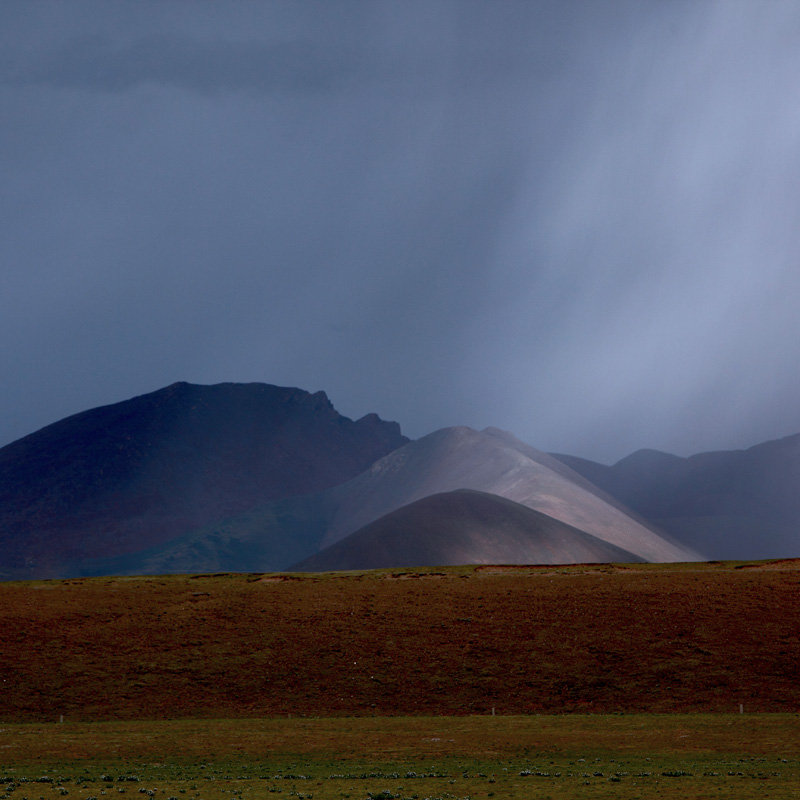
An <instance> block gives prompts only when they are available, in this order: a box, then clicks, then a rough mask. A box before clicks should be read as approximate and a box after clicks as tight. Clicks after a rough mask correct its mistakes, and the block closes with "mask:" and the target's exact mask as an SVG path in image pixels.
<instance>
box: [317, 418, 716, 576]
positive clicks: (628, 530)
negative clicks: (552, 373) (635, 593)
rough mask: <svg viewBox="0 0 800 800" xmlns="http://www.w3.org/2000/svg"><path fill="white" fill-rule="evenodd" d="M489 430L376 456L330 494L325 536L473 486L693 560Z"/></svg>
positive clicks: (613, 538) (561, 469)
mask: <svg viewBox="0 0 800 800" xmlns="http://www.w3.org/2000/svg"><path fill="white" fill-rule="evenodd" d="M499 433H501V432H497V431H496V430H495V429H488V430H487V431H484V432H481V433H479V432H478V431H474V430H472V429H471V428H464V427H460V428H443V429H441V430H438V431H435V432H434V433H432V434H429V435H428V436H425V437H423V438H421V439H417V440H416V441H414V442H411V443H409V444H407V445H405V446H403V447H401V448H399V449H398V450H396V451H394V452H393V453H390V454H389V455H388V456H385V457H383V458H381V459H379V460H378V461H376V462H375V463H374V464H373V465H372V466H371V467H370V468H369V470H367V471H366V472H364V473H363V474H361V475H359V476H358V477H356V478H354V479H353V480H351V481H348V482H347V483H345V484H342V485H341V486H338V487H336V488H335V489H333V490H331V491H330V492H328V495H329V497H330V499H331V502H332V504H333V506H334V507H335V512H334V514H333V517H332V519H331V523H330V525H329V527H328V532H327V534H326V536H325V538H324V540H323V545H325V546H327V545H329V544H333V543H334V542H336V541H338V540H339V539H342V538H344V537H345V536H347V535H349V534H350V533H353V532H355V531H356V530H358V529H359V528H361V527H363V526H364V525H366V524H368V523H370V522H372V521H374V520H376V519H378V518H379V517H382V516H384V515H385V514H388V513H389V512H391V511H394V510H395V509H398V508H400V507H401V506H404V505H407V504H408V503H412V502H414V501H415V500H421V499H422V498H423V497H427V496H429V495H432V494H439V493H442V492H450V491H454V490H456V489H474V490H477V491H481V492H488V493H490V494H496V495H499V496H501V497H505V498H508V499H509V500H513V501H515V502H517V503H521V504H522V505H525V506H528V507H529V508H532V509H535V510H537V511H540V512H542V513H543V514H546V515H547V516H549V517H552V518H554V519H557V520H560V521H561V522H564V523H566V524H567V525H570V526H572V527H574V528H577V529H578V530H581V531H584V532H586V533H589V534H591V535H592V536H596V537H597V538H598V539H602V540H603V541H605V542H608V543H610V544H613V545H615V546H616V547H619V548H622V549H623V550H626V551H628V552H630V553H633V554H635V555H637V556H639V557H641V558H643V559H645V560H647V561H692V560H698V559H699V558H700V556H698V554H697V553H695V552H694V551H693V550H691V549H689V548H688V547H684V546H680V545H677V544H675V543H673V542H671V541H669V540H667V539H666V538H664V537H663V536H661V535H660V534H659V533H657V532H656V531H655V530H654V529H652V528H650V527H648V526H647V525H646V524H645V523H643V522H642V521H640V520H638V519H635V518H634V517H633V516H631V515H629V514H626V513H625V512H624V511H623V510H622V506H621V505H620V504H619V503H618V502H616V501H613V502H609V501H607V500H606V499H604V497H603V494H602V492H601V491H600V490H599V489H596V488H594V487H590V486H588V485H587V482H586V480H585V479H584V478H582V477H581V476H579V475H577V474H576V473H573V472H572V471H571V470H569V469H568V468H566V467H565V466H564V465H563V464H561V463H557V468H554V467H553V465H552V462H553V461H554V459H552V458H551V457H550V456H548V455H547V454H546V453H539V451H537V450H535V448H532V447H530V446H529V445H524V444H523V443H522V442H518V441H517V440H516V439H514V438H513V437H512V436H511V435H510V434H502V435H498V434H499Z"/></svg>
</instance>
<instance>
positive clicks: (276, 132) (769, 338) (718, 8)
mask: <svg viewBox="0 0 800 800" xmlns="http://www.w3.org/2000/svg"><path fill="white" fill-rule="evenodd" d="M798 38H800V10H798V9H797V8H795V7H794V5H793V4H787V3H780V2H777V1H773V2H765V3H759V4H754V3H750V2H745V1H744V0H742V2H738V0H708V1H707V2H703V3H694V2H691V3H690V2H670V3H663V2H630V3H628V2H621V1H620V2H616V1H612V0H609V1H608V2H602V0H601V1H600V2H566V3H564V2H552V3H550V2H540V3H527V2H525V3H502V4H498V3H489V2H444V1H439V0H426V2H424V3H423V2H419V3H414V2H409V3H397V4H395V3H388V2H387V3H382V2H377V3H374V2H363V3H362V2H342V3H307V4H306V3H288V2H287V3H283V2H276V3H248V2H234V3H226V4H222V5H220V4H216V3H202V2H197V3H185V2H163V3H154V4H145V3H134V2H130V3H127V2H120V3H114V4H109V3H70V4H64V3H50V4H48V3H36V4H30V3H23V2H19V3H13V2H12V3H7V4H5V5H4V6H2V9H0V53H2V54H3V55H2V57H1V58H0V104H2V105H1V107H2V108H3V109H4V110H3V112H2V118H3V125H2V126H0V170H2V175H3V181H2V184H0V219H2V220H3V221H2V222H0V225H2V234H3V235H2V237H0V264H1V265H2V268H0V337H2V341H3V343H4V344H3V346H2V350H0V368H2V374H3V375H4V391H3V393H2V397H0V403H2V406H0V408H2V414H1V415H0V443H4V442H7V441H10V440H12V439H13V438H16V437H18V436H21V435H23V434H25V433H28V432H30V431H32V430H34V429H35V428H37V427H39V426H41V425H44V424H46V423H48V422H51V421H54V420H55V419H58V418H60V417H62V416H64V415H66V414H68V413H73V412H75V411H78V410H81V409H83V408H86V407H89V406H93V405H97V404H100V403H105V402H113V401H115V400H120V399H123V398H125V397H128V396H130V395H132V394H137V393H141V392H144V391H149V390H152V389H155V388H157V387H159V386H161V385H165V384H167V383H170V382H172V381H174V380H178V379H185V380H191V381H196V382H203V383H207V382H209V383H210V382H216V381H222V380H241V381H250V380H259V381H266V382H270V383H279V384H288V385H298V386H301V387H303V388H306V389H309V390H316V389H319V388H323V389H325V390H326V391H328V393H329V394H330V396H331V398H332V400H333V402H334V403H335V404H336V406H337V407H338V408H339V409H340V410H341V411H342V412H343V413H346V414H348V415H350V416H359V415H360V414H363V413H366V412H368V411H377V412H379V413H380V414H381V415H382V416H384V417H388V418H395V419H398V420H399V421H400V422H401V423H402V424H403V426H404V429H405V430H406V432H407V433H408V434H409V435H412V436H419V435H422V434H425V433H427V432H429V431H430V430H433V429H434V428H436V427H440V426H443V425H449V424H467V425H472V426H475V427H483V426H485V425H490V424H491V425H497V426H499V427H504V428H507V429H510V430H513V431H514V432H515V433H516V434H517V435H518V436H520V437H521V438H523V439H526V440H527V441H530V442H531V443H532V444H534V445H536V446H537V447H541V448H546V449H552V450H560V451H564V452H572V453H575V454H578V455H585V456H588V457H595V458H598V459H600V460H605V461H611V460H614V459H616V458H618V457H621V456H622V455H625V454H626V453H627V452H629V451H631V450H633V449H636V448H637V447H644V446H648V447H659V448H662V449H667V450H671V451H673V452H679V453H689V452H696V451H698V450H704V449H712V448H713V449H717V448H730V447H738V446H746V445H749V444H754V443H756V442H757V441H760V440H762V439H766V438H771V437H777V436H781V435H787V434H790V433H794V432H797V431H800V411H798V409H797V402H796V399H797V397H798V389H800V386H798V383H800V378H798V377H797V374H798V371H797V369H796V366H795V365H796V363H797V360H798V359H797V356H798V355H799V354H800V353H798V351H800V344H798V342H797V336H796V335H795V329H796V320H797V316H798V315H797V310H798V304H799V303H800V300H799V298H800V292H798V290H799V289H800V285H798V284H800V271H798V269H797V268H796V265H795V261H796V254H797V253H798V233H797V225H796V224H795V220H794V217H795V209H796V208H797V207H798V202H797V201H798V197H797V194H798V192H800V189H799V188H798V187H800V180H798V178H800V175H798V169H799V168H800V113H799V112H798V110H797V108H796V104H795V103H794V100H793V96H794V92H795V90H794V86H795V85H796V82H797V78H798V77H800V48H798V46H797V45H798Z"/></svg>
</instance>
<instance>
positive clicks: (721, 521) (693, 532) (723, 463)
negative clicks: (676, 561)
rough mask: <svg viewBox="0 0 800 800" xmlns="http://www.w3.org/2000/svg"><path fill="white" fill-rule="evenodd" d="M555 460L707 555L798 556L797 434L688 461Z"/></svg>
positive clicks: (660, 456)
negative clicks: (744, 448) (746, 448)
mask: <svg viewBox="0 0 800 800" xmlns="http://www.w3.org/2000/svg"><path fill="white" fill-rule="evenodd" d="M556 457H557V458H558V459H559V460H560V461H562V462H563V463H565V464H567V465H568V466H569V467H571V468H572V469H573V470H575V471H576V472H579V473H580V474H582V475H583V476H584V477H585V478H587V479H588V480H590V481H592V482H593V483H595V484H596V485H597V486H599V487H601V488H602V489H603V490H605V491H606V492H608V493H609V494H611V495H613V496H614V497H616V498H617V499H618V500H619V501H620V502H622V503H625V504H626V505H628V506H630V507H631V508H633V509H634V510H635V511H637V512H638V513H639V514H641V515H642V516H645V517H647V518H648V519H650V520H652V521H653V522H654V523H655V524H657V525H658V526H659V527H661V528H663V529H664V530H667V531H669V532H670V533H671V534H672V535H673V536H675V537H676V538H677V539H679V540H681V541H684V542H687V543H691V545H692V546H693V547H697V548H698V549H700V550H702V551H703V552H704V553H705V554H706V555H707V556H708V557H709V558H716V559H748V558H774V557H778V558H780V557H787V558H788V557H793V556H795V555H796V554H797V551H798V545H799V543H800V491H798V487H800V435H795V436H788V437H786V438H785V439H778V440H775V441H770V442H764V443H763V444H759V445H756V446H755V447H751V448H749V449H748V450H731V451H723V452H714V453H699V454H698V455H694V456H690V457H689V458H680V457H679V456H674V455H670V454H668V453H661V452H659V451H656V450H639V451H637V452H636V453H633V454H632V455H630V456H627V457H626V458H623V459H622V460H621V461H618V462H617V463H616V464H614V465H613V466H610V467H609V466H605V465H603V464H597V463H595V462H592V461H587V460H585V459H581V458H575V457H574V456H565V455H558V456H556Z"/></svg>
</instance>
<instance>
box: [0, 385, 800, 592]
mask: <svg viewBox="0 0 800 800" xmlns="http://www.w3.org/2000/svg"><path fill="white" fill-rule="evenodd" d="M798 479H800V435H798V436H794V437H789V438H787V439H783V440H780V441H779V442H767V443H765V444H762V445H758V446H757V447H753V448H751V449H750V450H746V451H734V452H729V453H706V454H701V455H698V456H692V457H691V458H688V459H683V458H678V457H677V456H671V455H669V454H666V453H658V452H656V451H639V452H638V453H634V454H633V455H632V456H629V457H628V458H626V459H623V460H622V461H620V462H618V463H617V464H615V465H614V466H611V467H609V466H605V465H602V464H597V463H595V462H591V461H587V460H585V459H580V458H577V457H574V456H567V455H556V456H554V455H548V454H546V453H543V452H541V451H539V450H536V449H535V448H533V447H531V446H530V445H527V444H525V443H523V442H520V441H519V440H517V439H516V438H515V437H514V436H512V435H511V434H509V433H506V432H503V431H500V430H497V429H495V428H487V429H486V430H484V431H481V432H478V431H474V430H472V429H470V428H463V427H461V428H444V429H442V430H439V431H435V432H434V433H432V434H429V435H428V436H425V437H423V438H421V439H419V440H417V441H414V442H411V441H409V440H408V439H407V438H406V437H404V436H403V435H402V434H401V432H400V427H399V425H398V424H397V423H394V422H386V421H384V420H381V419H380V418H378V417H377V416H376V415H374V414H370V415H367V416H365V417H363V418H362V419H359V420H357V421H353V420H350V419H348V418H347V417H344V416H342V415H341V414H339V413H338V412H337V411H336V410H335V409H334V408H333V406H332V405H331V403H330V401H329V400H328V398H327V396H326V395H325V394H324V393H323V392H317V393H316V394H310V393H308V392H305V391H302V390H300V389H293V388H283V387H277V386H269V385H266V384H218V385H215V386H197V385H192V384H187V383H176V384H173V385H172V386H169V387H166V388H164V389H161V390H159V391H156V392H153V393H151V394H147V395H142V396H141V397H135V398H133V399H131V400H126V401H124V402H121V403H116V404H113V405H110V406H104V407H101V408H96V409H91V410H89V411H85V412H83V413H81V414H77V415H75V416H72V417H69V418H67V419H64V420H61V421H60V422H56V423H54V424H53V425H50V426H48V427H46V428H43V429H42V430H40V431H37V432H36V433H33V434H31V435H29V436H26V437H24V438H23V439H20V440H18V441H16V442H13V443H12V444H10V445H7V446H6V447H4V448H1V449H0V579H6V580H8V579H26V578H47V577H74V576H81V575H102V574H161V573H170V572H172V573H175V572H179V573H189V572H232V571H239V572H242V571H243V572H264V571H280V570H286V569H288V568H290V567H293V568H297V569H302V570H332V569H364V568H369V567H371V566H397V567H408V566H433V565H439V564H442V565H444V564H458V563H497V562H503V563H542V564H552V563H581V562H587V561H691V560H702V559H704V558H768V557H776V556H777V557H781V556H786V557H789V556H795V555H797V551H798V549H800V548H798V535H797V523H798V521H800V497H799V495H800V493H798V492H797V491H796V488H797V487H798Z"/></svg>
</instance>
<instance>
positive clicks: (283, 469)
mask: <svg viewBox="0 0 800 800" xmlns="http://www.w3.org/2000/svg"><path fill="white" fill-rule="evenodd" d="M406 442H408V439H407V438H406V437H404V436H402V434H401V432H400V426H399V425H398V424H397V423H394V422H384V421H383V420H381V419H379V418H378V417H377V416H376V415H374V414H371V415H367V416H365V417H363V418H362V419H360V420H358V421H356V422H354V421H352V420H350V419H348V418H347V417H344V416H342V415H341V414H339V413H338V412H337V411H336V410H335V409H334V408H333V406H332V405H331V403H330V401H329V400H328V398H327V396H326V395H325V393H324V392H317V393H316V394H310V393H308V392H305V391H302V390H300V389H294V388H284V387H277V386H269V385H266V384H257V383H253V384H232V383H228V384H217V385H215V386H197V385H192V384H188V383H175V384H173V385H171V386H168V387H166V388H164V389H160V390H158V391H156V392H152V393H150V394H146V395H141V396H139V397H135V398H132V399H130V400H126V401H123V402H121V403H115V404H113V405H109V406H103V407H100V408H96V409H91V410H89V411H85V412H82V413H80V414H76V415H74V416H71V417H68V418H67V419H64V420H61V421H60V422H57V423H55V424H53V425H49V426H47V427H46V428H43V429H41V430H40V431H37V432H36V433H33V434H30V435H29V436H26V437H24V438H23V439H20V440H18V441H16V442H13V443H11V444H9V445H7V446H6V447H4V448H2V449H0V548H2V553H3V555H2V563H1V564H0V569H3V570H4V571H6V572H8V573H10V574H11V575H13V576H15V577H23V576H31V577H34V576H36V577H55V576H58V575H59V574H60V570H61V567H62V565H63V564H65V563H76V562H80V561H82V560H84V559H87V558H94V559H97V558H109V557H114V556H119V555H122V554H125V553H130V552H134V551H138V550H141V549H143V548H147V547H153V546H157V545H159V544H162V543H164V542H166V541H169V540H170V539H173V538H176V537H178V536H181V535H182V534H185V533H186V532H187V531H189V530H192V529H195V528H199V527H202V526H203V525H208V524H209V523H211V522H214V521H219V520H222V519H225V518H227V517H230V516H233V515H235V514H239V513H242V512H244V511H246V510H247V509H248V508H250V507H252V506H253V505H256V504H260V503H264V502H265V501H267V500H278V499H282V498H287V497H292V496H295V495H300V494H305V493H310V492H318V491H320V490H322V489H325V488H327V487H329V486H333V485H335V484H337V483H341V482H342V481H346V480H348V479H349V478H351V477H353V476H354V475H357V474H358V473H360V472H361V471H363V470H364V469H366V468H367V467H368V466H369V465H370V464H371V463H373V462H374V461H375V459H376V458H379V457H380V456H382V455H385V454H386V453H388V452H391V451H392V450H394V449H395V448H397V447H399V446H401V445H403V444H405V443H406Z"/></svg>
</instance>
